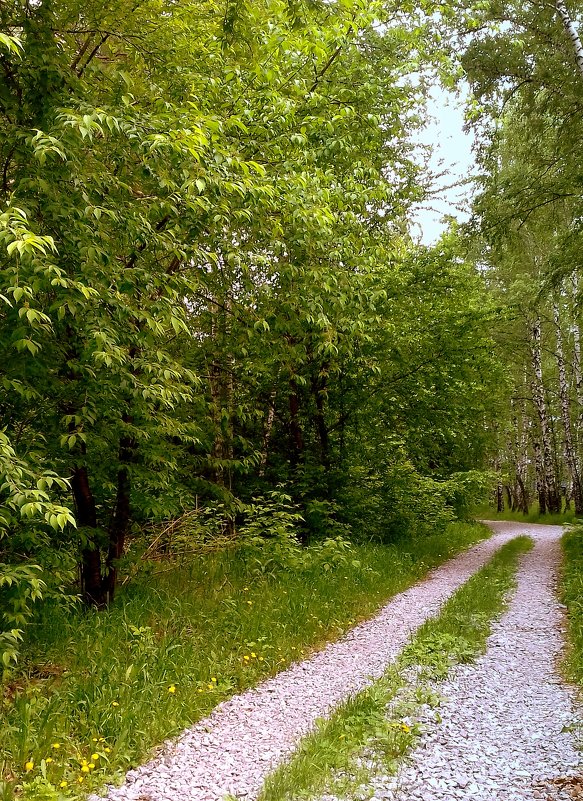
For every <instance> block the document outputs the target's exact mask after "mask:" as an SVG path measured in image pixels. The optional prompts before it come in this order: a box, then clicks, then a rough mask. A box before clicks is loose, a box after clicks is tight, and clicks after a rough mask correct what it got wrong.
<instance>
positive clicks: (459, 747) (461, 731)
mask: <svg viewBox="0 0 583 801" xmlns="http://www.w3.org/2000/svg"><path fill="white" fill-rule="evenodd" d="M492 526H493V528H495V530H496V531H498V532H502V531H503V532H506V533H513V534H515V535H518V534H521V533H527V534H529V535H530V536H532V537H533V538H534V539H535V543H536V545H535V548H534V550H533V551H531V552H530V553H528V554H527V555H525V556H524V557H523V559H522V561H521V567H520V570H519V574H518V588H517V591H516V594H515V596H514V597H513V600H512V603H511V606H510V608H509V610H508V612H507V613H506V614H505V615H504V616H503V617H502V619H501V620H500V621H499V622H498V623H497V624H496V625H495V626H494V629H493V632H492V635H491V637H490V639H489V643H488V651H487V652H486V653H485V654H484V655H483V656H482V657H481V658H480V659H479V660H478V661H477V662H476V663H475V664H474V665H464V666H460V667H458V668H456V669H455V671H454V672H453V675H452V677H451V678H450V679H448V680H447V681H446V682H444V683H442V684H440V685H439V691H440V693H441V694H442V695H443V696H444V698H445V701H444V702H443V703H442V705H441V706H440V708H439V710H438V712H439V715H440V716H441V719H442V722H441V723H439V722H437V721H436V720H435V719H433V720H432V718H434V716H432V715H431V714H428V715H427V717H426V720H425V721H423V720H422V722H424V723H425V725H426V727H427V728H426V732H425V734H424V735H423V736H422V737H421V739H420V741H419V745H418V747H417V748H416V749H415V750H414V751H413V753H412V755H411V760H410V762H409V763H408V764H405V766H404V767H403V768H402V769H401V771H400V772H399V774H398V775H397V776H396V777H387V776H382V775H377V776H376V777H375V779H374V780H373V782H372V783H371V786H370V788H369V792H363V793H362V797H363V798H368V799H371V798H373V799H379V800H382V801H401V800H404V799H407V801H452V800H453V799H471V801H533V799H545V800H546V799H575V798H577V799H583V787H582V779H581V774H580V772H579V779H576V780H573V779H569V778H568V777H572V776H576V775H577V773H578V769H579V771H580V768H581V753H580V752H579V753H578V752H577V750H576V740H577V739H578V737H577V733H576V732H574V730H576V728H577V712H578V711H580V710H577V704H576V700H575V697H574V693H573V691H572V689H571V688H569V687H567V686H565V685H564V684H563V683H562V682H561V681H560V679H559V678H558V676H557V673H556V670H555V668H556V662H557V657H558V655H559V652H560V650H561V648H562V646H563V638H562V626H563V619H562V617H563V611H562V609H561V608H560V606H559V604H558V603H557V600H556V595H555V592H554V587H555V583H556V578H555V571H556V568H557V564H558V560H559V555H560V549H559V542H558V540H559V537H560V535H561V528H560V527H559V526H536V525H527V526H525V525H521V524H510V523H494V524H492ZM579 725H580V721H579ZM580 734H581V730H580V729H579V735H580Z"/></svg>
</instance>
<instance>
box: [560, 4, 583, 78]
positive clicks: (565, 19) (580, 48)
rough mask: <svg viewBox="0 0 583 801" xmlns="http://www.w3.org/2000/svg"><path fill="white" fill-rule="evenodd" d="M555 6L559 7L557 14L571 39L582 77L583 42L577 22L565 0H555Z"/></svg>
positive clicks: (582, 76)
mask: <svg viewBox="0 0 583 801" xmlns="http://www.w3.org/2000/svg"><path fill="white" fill-rule="evenodd" d="M555 8H556V9H557V14H558V15H559V18H560V20H561V22H562V23H563V28H564V29H565V32H566V34H567V36H568V37H569V39H570V40H571V44H572V46H573V52H574V54H575V61H576V62H577V68H578V69H579V74H580V75H581V78H583V44H581V39H580V38H579V33H578V31H577V28H576V27H575V23H574V22H573V20H572V19H571V15H570V14H569V12H568V10H567V6H566V5H565V3H564V2H563V0H555Z"/></svg>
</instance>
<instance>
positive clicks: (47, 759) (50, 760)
mask: <svg viewBox="0 0 583 801" xmlns="http://www.w3.org/2000/svg"><path fill="white" fill-rule="evenodd" d="M52 761H53V758H52V757H47V758H46V759H45V762H46V763H47V765H49V764H50V763H51V762H52Z"/></svg>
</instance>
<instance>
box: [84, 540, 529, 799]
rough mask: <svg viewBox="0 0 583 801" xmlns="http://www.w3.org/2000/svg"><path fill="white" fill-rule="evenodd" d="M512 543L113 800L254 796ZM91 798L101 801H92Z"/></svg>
mask: <svg viewBox="0 0 583 801" xmlns="http://www.w3.org/2000/svg"><path fill="white" fill-rule="evenodd" d="M513 536H515V534H514V532H513V531H505V530H501V531H499V532H498V533H496V534H495V535H494V536H493V537H491V538H490V539H488V540H486V541H484V542H481V543H479V544H478V545H476V546H474V547H473V548H471V549H470V550H468V551H466V552H464V553H462V554H460V555H459V556H457V557H456V558H454V559H452V560H450V561H449V562H447V563H445V564H444V565H441V566H440V567H439V568H436V569H435V570H433V571H432V572H431V573H430V574H429V576H428V577H427V578H426V579H425V580H424V581H422V582H420V583H419V584H416V585H415V586H413V587H411V588H409V589H408V590H406V591H405V592H402V593H400V594H398V595H397V596H395V597H394V598H393V599H392V600H391V601H390V602H389V603H388V604H387V605H386V606H385V607H384V608H383V609H382V610H381V612H380V613H379V614H378V615H377V616H376V617H374V618H373V619H371V620H368V621H366V622H364V623H362V624H360V625H359V626H356V627H355V628H354V629H352V631H350V632H349V633H348V634H347V635H346V636H345V637H343V638H342V639H340V640H339V641H338V642H336V643H332V644H330V645H328V646H327V647H326V648H325V649H324V650H322V651H320V652H318V653H317V654H315V655H314V656H312V657H311V658H310V659H307V660H305V661H303V662H300V663H295V664H293V665H291V667H290V668H289V669H287V670H285V671H283V672H282V673H279V674H278V675H277V676H275V677H274V678H272V679H269V680H268V681H266V682H263V683H262V684H260V685H259V686H258V687H257V688H255V689H253V690H250V691H247V692H245V693H243V694H241V695H237V696H234V697H233V698H231V699H229V700H228V701H225V702H223V703H222V704H219V706H218V707H216V709H215V710H214V711H213V712H212V714H211V715H210V716H209V717H207V718H205V719H203V720H201V721H199V722H198V723H197V724H196V725H195V726H193V727H192V728H191V729H188V730H187V731H185V732H184V733H183V734H182V735H181V737H180V738H179V739H178V740H177V741H176V742H174V743H169V744H167V745H166V747H165V748H164V750H163V753H162V754H161V755H160V756H159V757H158V758H156V759H155V760H153V761H151V762H149V763H147V764H145V765H143V766H142V767H140V768H137V769H136V770H133V771H130V772H129V773H128V774H127V777H126V780H125V782H124V784H123V785H122V786H121V787H119V788H110V790H109V793H108V796H107V797H108V798H109V799H110V801H220V800H221V799H223V798H224V797H225V795H226V794H227V793H230V794H232V795H234V796H236V797H238V798H243V799H253V798H255V797H256V796H257V794H258V792H259V790H260V788H261V786H262V784H263V781H264V780H265V778H266V776H267V775H268V774H269V773H270V772H271V771H272V770H273V769H274V768H275V767H276V766H277V765H278V764H280V763H281V762H282V761H283V760H284V759H285V758H286V757H287V756H289V755H290V754H291V753H292V752H293V750H294V748H295V747H296V745H297V743H298V741H299V740H300V739H301V737H303V736H304V735H305V734H307V733H308V732H309V731H310V730H311V729H312V728H313V726H314V724H315V722H316V720H317V719H318V718H321V717H326V716H328V715H329V714H330V712H331V711H332V710H333V709H334V708H335V707H336V706H338V705H339V704H340V703H341V702H342V701H344V700H345V699H346V698H347V697H348V696H350V695H353V694H354V693H356V692H358V691H359V690H361V689H363V688H364V687H365V686H367V685H368V684H370V682H371V681H372V680H373V679H376V678H378V677H380V676H381V675H382V673H383V672H384V670H385V669H386V667H387V665H388V664H389V663H390V662H391V661H393V660H394V659H395V657H396V656H397V655H398V653H399V651H400V650H401V649H402V647H403V646H404V645H405V643H406V642H407V640H408V639H409V637H410V635H411V634H412V632H413V631H414V630H415V629H417V628H418V626H420V625H421V624H422V623H423V622H424V621H425V620H426V619H427V618H428V617H430V616H431V615H434V614H435V613H436V612H437V611H438V610H439V607H440V606H441V605H442V603H443V602H444V601H445V600H446V599H447V598H448V597H449V596H450V595H451V594H452V593H453V592H454V591H455V590H456V589H457V588H458V587H460V586H461V585H462V584H463V583H464V582H465V581H467V579H468V578H470V576H471V575H473V574H474V573H475V572H476V571H477V570H478V569H479V568H480V567H482V566H483V565H484V564H485V563H486V562H487V561H488V559H490V557H491V556H492V555H493V553H494V552H495V551H496V550H497V549H498V548H500V546H501V545H503V544H504V543H505V542H507V541H508V540H509V539H511V538H512V537H513ZM90 801H98V798H97V797H96V796H92V797H91V799H90Z"/></svg>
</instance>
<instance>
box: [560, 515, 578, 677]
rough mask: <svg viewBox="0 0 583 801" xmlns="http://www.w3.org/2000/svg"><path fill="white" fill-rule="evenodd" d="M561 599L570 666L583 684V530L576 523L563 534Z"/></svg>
mask: <svg viewBox="0 0 583 801" xmlns="http://www.w3.org/2000/svg"><path fill="white" fill-rule="evenodd" d="M562 545H563V571H562V576H561V600H562V602H563V603H564V604H566V606H567V615H568V621H569V623H568V638H569V651H568V654H567V660H566V667H567V671H568V674H569V676H570V678H571V679H573V680H574V681H576V682H577V683H578V684H580V685H582V686H583V529H582V528H581V527H580V526H575V527H573V528H571V529H569V530H568V531H567V532H566V533H565V534H564V536H563V540H562Z"/></svg>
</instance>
